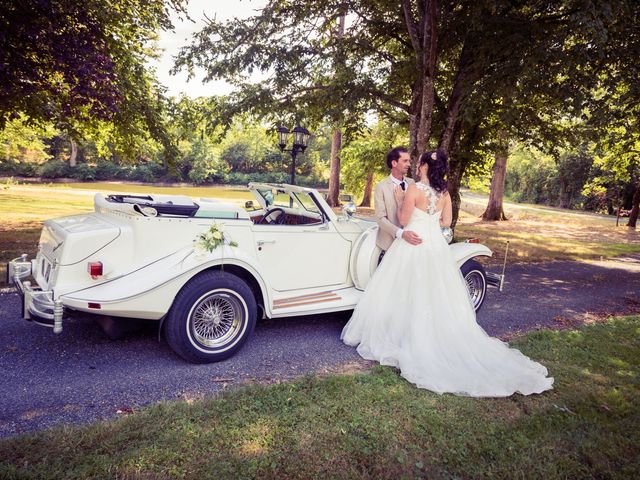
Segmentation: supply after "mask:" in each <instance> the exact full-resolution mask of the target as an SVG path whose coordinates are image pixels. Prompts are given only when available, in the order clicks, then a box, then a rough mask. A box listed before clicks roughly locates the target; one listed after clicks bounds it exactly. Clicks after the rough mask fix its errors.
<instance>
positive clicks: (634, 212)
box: [627, 184, 640, 228]
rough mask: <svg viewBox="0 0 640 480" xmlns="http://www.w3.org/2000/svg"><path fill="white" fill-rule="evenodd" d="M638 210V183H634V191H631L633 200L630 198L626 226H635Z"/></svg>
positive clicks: (639, 206) (639, 190) (639, 191)
mask: <svg viewBox="0 0 640 480" xmlns="http://www.w3.org/2000/svg"><path fill="white" fill-rule="evenodd" d="M638 211H640V184H638V185H636V191H635V192H634V193H633V200H631V212H629V221H628V222H627V227H629V228H636V222H637V221H638Z"/></svg>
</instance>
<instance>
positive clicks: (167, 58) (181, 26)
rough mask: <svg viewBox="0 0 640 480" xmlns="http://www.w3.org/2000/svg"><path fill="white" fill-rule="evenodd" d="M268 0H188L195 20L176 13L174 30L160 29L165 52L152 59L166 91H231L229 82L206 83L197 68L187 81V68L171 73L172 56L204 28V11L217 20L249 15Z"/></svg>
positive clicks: (198, 93)
mask: <svg viewBox="0 0 640 480" xmlns="http://www.w3.org/2000/svg"><path fill="white" fill-rule="evenodd" d="M265 4H266V0H189V4H188V6H187V10H188V12H189V16H190V17H191V18H192V20H193V21H184V20H183V21H181V20H180V19H179V18H178V15H177V14H173V16H172V22H173V25H174V27H175V30H174V31H173V32H160V40H159V41H158V47H159V48H160V49H161V50H162V56H161V58H160V59H159V60H158V61H152V62H150V65H151V66H153V67H154V68H156V71H157V76H158V80H159V81H160V83H162V84H163V85H164V86H165V87H167V88H168V91H167V94H168V95H173V96H178V95H180V94H181V93H185V94H187V95H188V96H190V97H199V96H210V95H223V94H227V93H229V92H230V91H231V90H232V88H231V86H230V85H229V84H227V83H226V82H222V81H213V82H209V83H207V84H204V85H203V84H202V78H203V77H204V75H203V74H202V72H196V77H194V78H193V79H192V80H190V81H189V82H187V73H186V72H181V73H179V74H177V75H170V74H169V71H170V70H171V68H172V67H173V57H174V56H175V55H177V54H178V52H179V51H180V48H181V47H183V46H185V45H188V44H189V43H191V39H190V38H191V35H192V34H194V33H196V32H198V31H199V30H201V29H202V27H203V26H204V21H205V14H206V16H207V17H209V18H214V17H215V18H217V19H218V20H227V19H231V18H234V17H235V18H246V17H249V16H251V15H253V14H255V10H256V9H259V8H261V7H263V6H264V5H265Z"/></svg>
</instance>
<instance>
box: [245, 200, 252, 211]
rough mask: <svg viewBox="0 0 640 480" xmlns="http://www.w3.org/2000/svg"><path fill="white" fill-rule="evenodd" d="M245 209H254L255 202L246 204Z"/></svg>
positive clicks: (250, 201)
mask: <svg viewBox="0 0 640 480" xmlns="http://www.w3.org/2000/svg"><path fill="white" fill-rule="evenodd" d="M244 208H246V209H253V200H249V201H246V202H244Z"/></svg>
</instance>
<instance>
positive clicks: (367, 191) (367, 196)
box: [359, 170, 373, 207]
mask: <svg viewBox="0 0 640 480" xmlns="http://www.w3.org/2000/svg"><path fill="white" fill-rule="evenodd" d="M372 192H373V171H371V170H370V171H369V173H368V174H367V183H366V185H365V186H364V196H363V197H362V202H360V205H359V206H360V207H371V193H372Z"/></svg>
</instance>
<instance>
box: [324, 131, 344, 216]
mask: <svg viewBox="0 0 640 480" xmlns="http://www.w3.org/2000/svg"><path fill="white" fill-rule="evenodd" d="M341 146H342V132H341V131H340V130H339V129H337V128H336V129H335V130H334V131H333V137H332V138H331V173H330V174H329V194H328V196H327V203H328V204H329V206H330V207H338V206H340V198H339V197H340V147H341Z"/></svg>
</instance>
